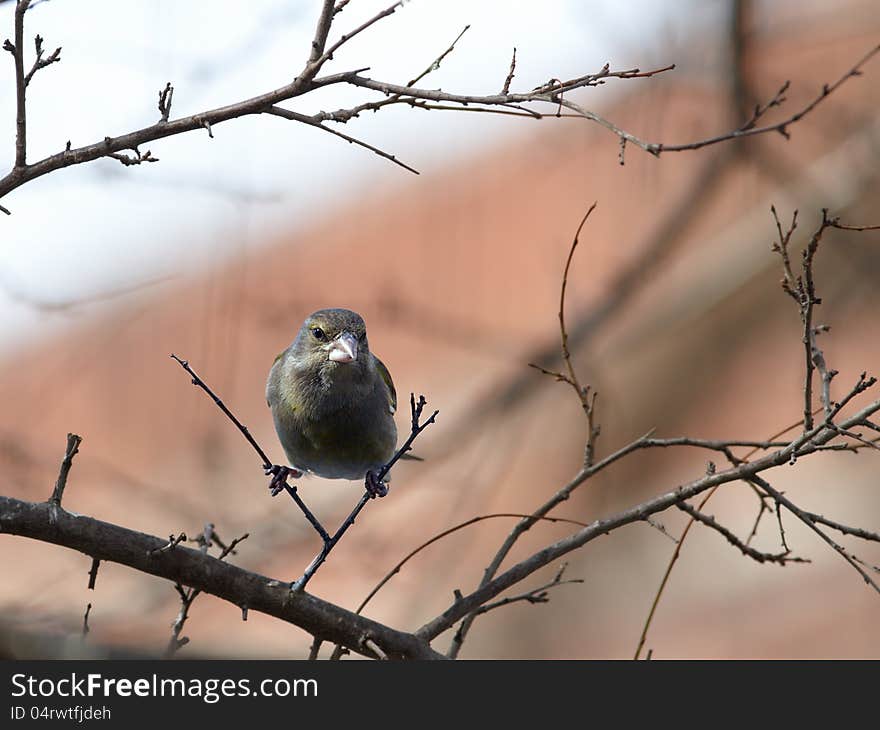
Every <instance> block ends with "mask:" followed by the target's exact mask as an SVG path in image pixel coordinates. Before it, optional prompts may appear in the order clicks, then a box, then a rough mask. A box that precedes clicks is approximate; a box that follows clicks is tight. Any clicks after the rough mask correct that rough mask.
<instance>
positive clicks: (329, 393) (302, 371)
mask: <svg viewBox="0 0 880 730" xmlns="http://www.w3.org/2000/svg"><path fill="white" fill-rule="evenodd" d="M266 400H267V402H268V404H269V408H271V409H272V418H273V420H274V421H275V430H276V432H277V433H278V438H279V440H280V441H281V445H282V447H283V448H284V452H285V454H286V455H287V459H288V461H289V463H290V465H291V466H292V467H293V470H292V471H291V474H292V475H293V476H294V477H297V476H300V475H301V474H297V473H296V472H301V473H313V474H316V475H317V476H320V477H325V478H327V479H352V480H354V479H358V480H360V479H365V482H366V487H367V489H368V490H369V491H370V493H371V494H372V495H373V496H376V495H378V496H382V495H383V494H384V493H385V491H386V489H385V487H384V485H382V484H379V483H378V480H377V473H378V472H379V470H381V468H382V466H383V465H384V464H385V463H386V462H387V461H388V460H389V459H390V458H391V456H392V455H393V454H394V451H395V448H396V446H397V427H396V425H395V423H394V412H395V410H396V408H397V394H396V392H395V390H394V383H393V382H392V380H391V375H390V374H389V372H388V369H387V368H386V367H385V365H383V364H382V361H381V360H380V359H379V358H378V357H376V356H375V355H374V354H373V353H372V352H370V346H369V344H368V342H367V330H366V326H365V325H364V320H363V319H362V318H361V316H360V315H359V314H357V313H356V312H352V311H351V310H348V309H321V310H319V311H317V312H314V313H312V314H310V315H309V316H308V317H306V320H305V322H303V325H302V327H301V328H300V330H299V333H298V334H297V336H296V339H295V340H294V341H293V343H292V344H291V345H290V347H288V348H287V349H286V350H285V351H284V352H282V353H281V354H280V355H279V356H278V357H277V358H275V363H274V364H273V365H272V369H271V370H270V372H269V378H268V381H267V382H266Z"/></svg>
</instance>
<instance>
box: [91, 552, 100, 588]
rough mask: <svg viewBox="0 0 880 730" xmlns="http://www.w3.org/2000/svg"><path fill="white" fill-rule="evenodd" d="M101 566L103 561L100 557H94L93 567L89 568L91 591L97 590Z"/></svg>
mask: <svg viewBox="0 0 880 730" xmlns="http://www.w3.org/2000/svg"><path fill="white" fill-rule="evenodd" d="M99 567H101V561H100V560H99V559H98V558H92V567H91V568H90V569H89V585H88V589H89V590H90V591H93V590H95V581H97V580H98V568H99Z"/></svg>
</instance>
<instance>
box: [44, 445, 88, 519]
mask: <svg viewBox="0 0 880 730" xmlns="http://www.w3.org/2000/svg"><path fill="white" fill-rule="evenodd" d="M81 443H82V437H81V436H77V435H76V434H75V433H69V434H67V450H66V451H65V452H64V459H62V461H61V469H60V470H59V471H58V479H57V480H56V481H55V489H53V490H52V496H51V497H49V502H50V503H51V504H53V505H55V506H56V507H57V506H61V498H62V497H63V496H64V488H65V487H66V486H67V476H68V474H70V467H71V466H72V465H73V457H74V456H76V455H77V453H78V452H79V445H80V444H81Z"/></svg>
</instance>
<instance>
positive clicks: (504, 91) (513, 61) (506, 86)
mask: <svg viewBox="0 0 880 730" xmlns="http://www.w3.org/2000/svg"><path fill="white" fill-rule="evenodd" d="M515 71H516V48H514V49H513V56H512V57H511V59H510V70H509V71H508V72H507V78H506V79H504V86H502V87H501V93H502V94H509V93H510V83H511V82H512V81H513V75H514V72H515Z"/></svg>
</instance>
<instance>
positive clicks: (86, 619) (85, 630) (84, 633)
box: [82, 603, 92, 639]
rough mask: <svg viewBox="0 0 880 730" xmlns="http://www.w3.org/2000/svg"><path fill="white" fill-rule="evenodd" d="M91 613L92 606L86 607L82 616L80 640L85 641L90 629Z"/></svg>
mask: <svg viewBox="0 0 880 730" xmlns="http://www.w3.org/2000/svg"><path fill="white" fill-rule="evenodd" d="M91 612H92V604H91V603H90V604H88V605H87V606H86V612H85V614H84V615H83V626H82V638H83V639H85V638H86V636H87V635H88V633H89V631H91V629H90V628H89V614H90V613H91Z"/></svg>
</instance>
